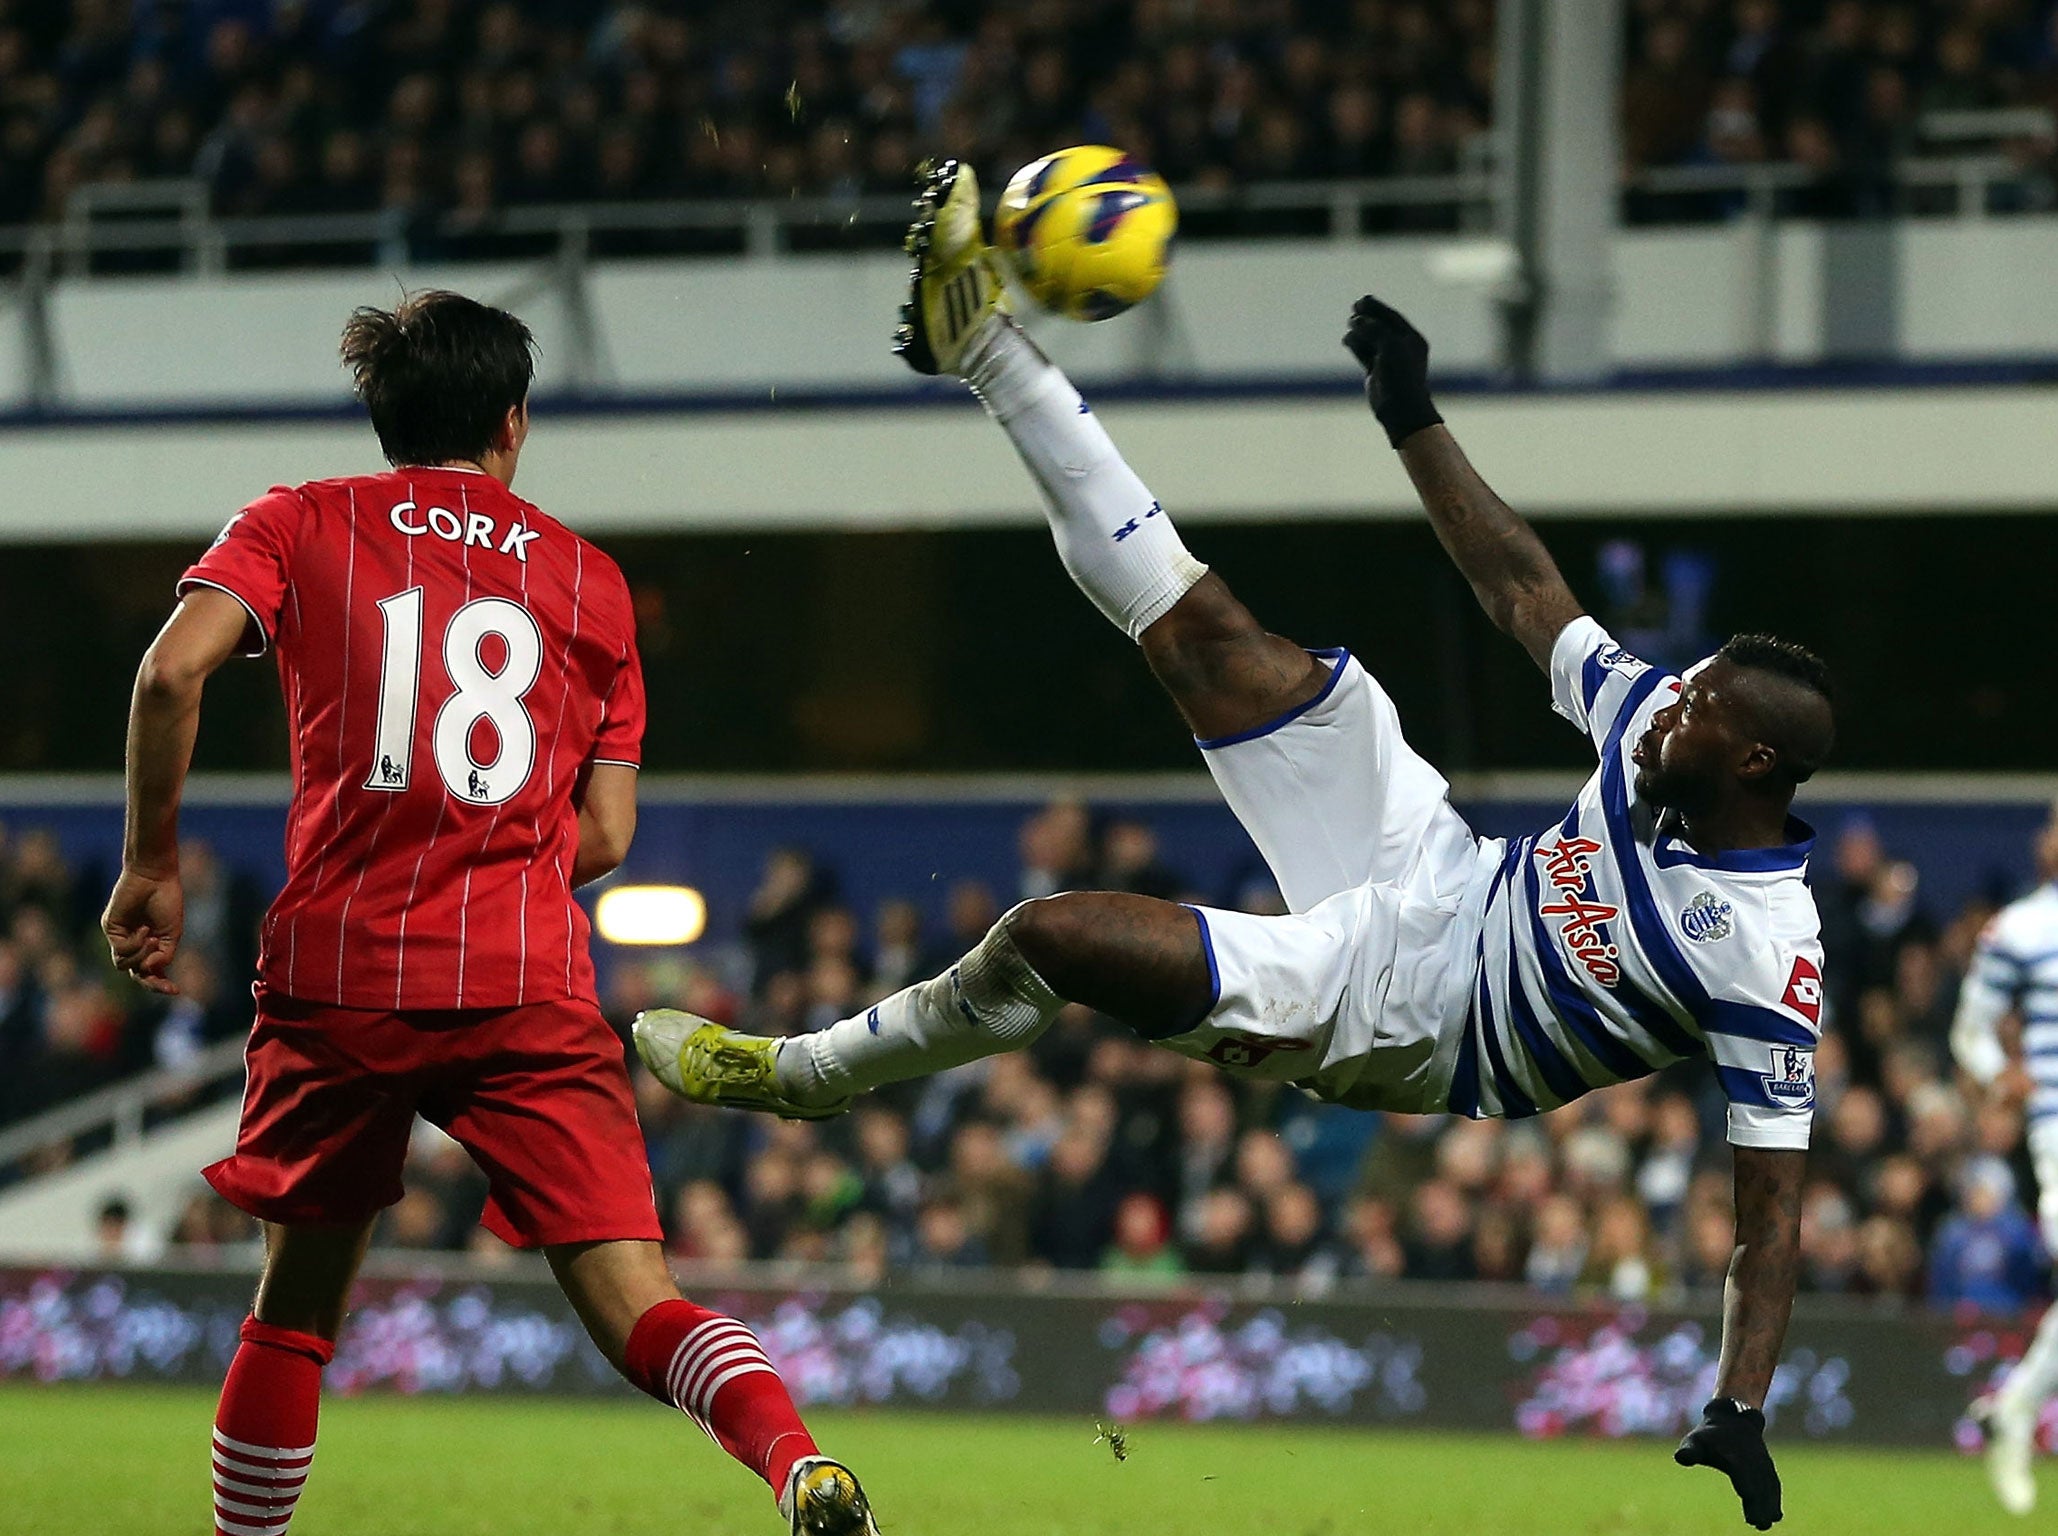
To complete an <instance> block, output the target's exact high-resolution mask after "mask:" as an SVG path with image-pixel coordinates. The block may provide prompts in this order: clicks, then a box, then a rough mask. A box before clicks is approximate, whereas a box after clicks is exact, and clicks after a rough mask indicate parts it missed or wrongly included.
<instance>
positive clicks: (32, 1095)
mask: <svg viewBox="0 0 2058 1536" xmlns="http://www.w3.org/2000/svg"><path fill="white" fill-rule="evenodd" d="M180 860H181V866H182V871H183V874H184V877H185V882H186V938H185V944H184V946H183V948H182V950H181V952H180V954H179V957H178V959H177V961H176V962H175V963H174V966H173V970H172V979H173V980H174V981H175V982H177V984H178V985H179V988H180V996H178V997H176V998H152V997H150V996H149V995H148V994H146V993H144V992H143V991H141V990H140V989H138V988H137V987H135V986H133V985H132V984H130V983H129V982H127V981H125V980H122V979H120V978H117V977H116V976H115V975H114V974H113V972H112V971H111V969H110V968H109V965H108V960H107V946H106V943H105V942H104V941H103V940H102V939H101V937H100V933H99V929H98V926H97V924H98V921H99V916H100V908H101V905H102V904H103V902H104V901H105V900H106V896H107V892H108V890H109V888H110V887H111V886H112V884H113V872H112V871H111V870H103V869H97V868H80V867H79V866H77V865H76V864H74V863H73V862H72V861H70V860H68V859H67V858H66V857H65V853H64V849H63V847H62V845H61V844H60V842H59V840H58V838H57V836H56V834H55V833H53V832H51V831H50V830H48V829H47V828H35V827H30V828H24V829H21V830H20V831H15V830H13V829H10V828H9V827H7V826H5V825H0V1128H4V1127H5V1126H6V1124H7V1123H8V1122H9V1121H13V1120H18V1119H20V1118H22V1117H24V1116H27V1115H32V1114H35V1113H37V1112H38V1111H40V1110H44V1109H48V1108H51V1107H52V1106H54V1105H57V1104H62V1103H64V1102H66V1101H68V1100H71V1099H74V1098H77V1097H78V1096H79V1095H80V1094H83V1093H88V1092H90V1091H92V1090H93V1089H95V1088H100V1087H104V1086H106V1085H107V1084H109V1083H112V1082H114V1081H116V1080H117V1079H120V1078H123V1077H127V1076H129V1075H131V1074H133V1073H136V1072H142V1071H147V1070H149V1069H151V1068H153V1067H170V1068H176V1067H179V1066H181V1065H183V1064H184V1063H186V1062H188V1061H190V1060H191V1059H192V1057H193V1056H194V1055H195V1053H197V1052H198V1051H200V1050H201V1049H202V1048H203V1047H205V1046H207V1045H210V1044H212V1043H214V1042H215V1041H217V1040H223V1039H229V1038H232V1037H240V1036H241V1035H243V1034H245V1033H247V1032H248V1030H249V1028H250V1006H249V998H250V982H249V977H250V975H251V974H252V971H253V969H254V965H255V960H256V935H257V920H258V916H259V912H260V898H259V897H258V895H257V893H256V892H255V890H254V889H252V888H251V886H250V884H249V882H248V881H246V880H243V879H241V878H240V877H238V876H236V875H235V874H233V873H232V872H231V871H230V870H229V869H228V868H227V867H225V866H224V865H223V863H222V862H221V861H220V860H219V859H217V858H216V857H215V856H214V852H213V850H212V849H210V848H209V847H208V846H207V844H206V843H204V842H200V841H198V840H189V841H187V842H185V843H183V844H182V845H181V846H180Z"/></svg>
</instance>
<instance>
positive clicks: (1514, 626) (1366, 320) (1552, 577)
mask: <svg viewBox="0 0 2058 1536" xmlns="http://www.w3.org/2000/svg"><path fill="white" fill-rule="evenodd" d="M1343 344H1344V345H1345V346H1346V347H1348V348H1349V349H1350V351H1351V353H1352V354H1353V355H1354V356H1355V357H1356V358H1357V359H1358V362H1359V363H1360V364H1361V365H1362V366H1363V367H1364V370H1365V397H1366V399H1367V400H1368V401H1370V403H1371V406H1372V413H1373V414H1374V415H1375V416H1377V417H1378V418H1379V424H1380V425H1381V426H1383V427H1384V428H1386V436H1387V441H1389V442H1390V443H1392V444H1393V446H1394V448H1395V449H1396V450H1397V451H1398V452H1399V454H1400V456H1401V463H1402V464H1403V465H1404V466H1405V467H1406V468H1407V471H1408V477H1409V478H1410V479H1411V480H1413V481H1414V482H1415V493H1416V494H1417V495H1418V496H1420V497H1421V498H1422V507H1423V510H1424V511H1426V512H1427V513H1428V514H1429V522H1430V526H1431V527H1433V528H1434V529H1435V530H1436V536H1437V538H1438V540H1439V541H1441V542H1442V544H1443V547H1444V549H1445V551H1446V552H1448V553H1449V555H1450V557H1451V560H1452V562H1453V563H1455V564H1456V566H1457V567H1458V569H1459V570H1460V571H1461V572H1463V573H1464V577H1465V579H1466V580H1467V581H1468V582H1470V583H1471V584H1472V591H1473V594H1474V595H1475V596H1477V597H1478V599H1479V604H1480V606H1481V607H1482V608H1484V609H1485V610H1486V613H1487V617H1488V618H1490V619H1492V620H1493V621H1494V623H1495V625H1496V626H1498V627H1499V629H1500V630H1501V632H1502V633H1503V634H1505V635H1508V636H1510V637H1512V638H1513V639H1515V640H1517V641H1519V642H1520V643H1521V645H1522V648H1523V649H1524V650H1526V651H1528V652H1529V654H1530V656H1531V657H1532V658H1534V659H1535V661H1536V664H1537V665H1538V666H1539V667H1541V668H1543V670H1544V675H1545V676H1549V675H1550V670H1551V647H1552V645H1553V644H1555V643H1556V641H1557V638H1558V634H1559V632H1560V631H1561V630H1563V629H1564V627H1565V626H1566V625H1567V624H1570V623H1571V622H1572V621H1573V620H1574V619H1576V618H1578V617H1579V616H1580V615H1581V614H1582V613H1584V612H1585V611H1586V610H1585V609H1583V608H1581V607H1580V606H1579V599H1577V598H1576V597H1574V596H1573V595H1572V589H1571V588H1570V587H1568V586H1566V585H1565V578H1564V577H1563V576H1561V575H1559V574H1558V566H1557V562H1555V561H1554V560H1552V559H1551V555H1550V551H1549V550H1547V549H1545V548H1544V546H1543V541H1542V540H1541V539H1539V538H1538V537H1537V536H1536V530H1535V529H1533V528H1531V527H1530V526H1529V524H1528V523H1527V522H1525V521H1524V520H1523V518H1522V517H1521V516H1520V515H1519V514H1518V513H1516V511H1515V510H1514V509H1513V508H1512V507H1510V506H1509V505H1508V504H1507V503H1506V502H1505V501H1502V500H1501V498H1500V497H1498V496H1496V495H1495V494H1494V492H1493V487H1492V486H1490V485H1488V484H1487V483H1486V482H1485V481H1484V480H1482V479H1481V478H1480V477H1479V472H1478V471H1477V470H1475V469H1474V468H1473V467H1472V465H1471V463H1470V461H1469V460H1467V459H1466V457H1465V453H1464V450H1463V449H1461V448H1459V446H1458V440H1457V439H1456V438H1454V437H1452V436H1451V434H1450V431H1449V429H1448V428H1446V427H1445V426H1444V425H1443V417H1442V416H1440V415H1438V414H1437V410H1436V405H1435V403H1434V402H1433V401H1432V400H1431V399H1430V398H1429V343H1428V342H1427V341H1425V340H1424V339H1423V337H1422V333H1421V332H1420V331H1418V330H1416V329H1415V327H1414V326H1412V325H1410V324H1409V323H1408V321H1407V318H1406V317H1405V316H1404V315H1402V314H1401V313H1400V311H1398V310H1396V309H1393V308H1392V307H1390V306H1388V305H1386V304H1382V303H1380V302H1379V300H1377V299H1375V298H1373V297H1372V296H1371V295H1370V294H1367V295H1366V296H1365V297H1364V298H1362V299H1360V300H1358V302H1357V305H1356V306H1355V307H1354V308H1353V309H1352V310H1351V319H1350V328H1349V330H1348V331H1347V332H1346V333H1345V336H1344V343H1343Z"/></svg>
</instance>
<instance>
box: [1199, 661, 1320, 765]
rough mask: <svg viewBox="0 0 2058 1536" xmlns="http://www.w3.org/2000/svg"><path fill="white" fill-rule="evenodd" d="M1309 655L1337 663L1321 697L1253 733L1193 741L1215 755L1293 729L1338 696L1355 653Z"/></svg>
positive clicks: (1296, 707) (1258, 727)
mask: <svg viewBox="0 0 2058 1536" xmlns="http://www.w3.org/2000/svg"><path fill="white" fill-rule="evenodd" d="M1308 654H1309V655H1310V656H1317V657H1322V658H1325V659H1327V660H1330V661H1333V662H1334V663H1335V665H1334V666H1332V667H1331V668H1330V669H1329V681H1328V682H1326V683H1324V684H1323V685H1322V691H1321V692H1320V693H1317V694H1316V695H1315V696H1314V697H1313V698H1312V699H1309V700H1308V701H1307V702H1306V703H1304V704H1296V705H1294V707H1293V708H1292V709H1289V710H1288V711H1287V712H1286V713H1285V714H1283V715H1280V716H1279V717H1278V718H1277V719H1273V720H1267V721H1266V722H1265V723H1264V724H1263V725H1254V726H1252V727H1251V728H1250V729H1249V730H1247V731H1238V732H1237V733H1236V734H1235V735H1233V736H1208V737H1201V736H1196V737H1194V738H1193V744H1194V745H1195V746H1197V747H1199V748H1200V749H1201V750H1202V751H1203V752H1213V751H1216V750H1217V749H1218V748H1221V747H1233V746H1235V745H1237V744H1238V743H1239V742H1245V741H1256V740H1257V739H1258V738H1259V737H1260V736H1270V735H1271V734H1272V733H1273V732H1274V731H1276V730H1279V729H1281V728H1283V727H1285V726H1289V725H1292V724H1293V723H1294V721H1296V720H1298V719H1300V717H1301V716H1302V715H1305V714H1306V713H1307V712H1308V711H1309V710H1311V709H1313V708H1314V707H1315V706H1316V705H1317V704H1320V703H1321V702H1322V701H1323V700H1324V699H1326V698H1328V697H1329V695H1331V694H1332V693H1334V692H1336V685H1337V684H1338V683H1340V682H1342V681H1343V669H1344V667H1345V665H1346V664H1347V663H1348V662H1349V661H1350V659H1351V653H1350V652H1349V651H1347V650H1345V649H1344V648H1343V647H1341V646H1336V647H1332V648H1330V649H1327V650H1311V651H1309V652H1308Z"/></svg>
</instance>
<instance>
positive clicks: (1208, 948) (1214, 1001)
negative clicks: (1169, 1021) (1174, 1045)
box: [1186, 907, 1222, 1027]
mask: <svg viewBox="0 0 2058 1536" xmlns="http://www.w3.org/2000/svg"><path fill="white" fill-rule="evenodd" d="M1186 910H1187V911H1189V912H1191V913H1192V914H1193V917H1194V921H1195V922H1197V923H1199V924H1200V933H1201V952H1202V953H1203V954H1205V955H1206V956H1207V957H1208V1006H1207V1007H1206V1008H1205V1009H1203V1010H1202V1012H1201V1019H1205V1018H1208V1017H1209V1016H1211V1015H1212V1014H1213V1013H1214V1011H1215V1010H1216V1009H1217V1008H1219V1007H1220V1006H1221V1005H1222V967H1221V966H1219V965H1217V964H1216V963H1215V935H1214V931H1213V930H1212V929H1210V928H1209V927H1208V914H1207V913H1205V912H1203V911H1201V909H1200V908H1199V907H1188V908H1187V909H1186ZM1199 1023H1200V1019H1196V1020H1194V1024H1195V1025H1198V1024H1199ZM1189 1027H1192V1026H1189Z"/></svg>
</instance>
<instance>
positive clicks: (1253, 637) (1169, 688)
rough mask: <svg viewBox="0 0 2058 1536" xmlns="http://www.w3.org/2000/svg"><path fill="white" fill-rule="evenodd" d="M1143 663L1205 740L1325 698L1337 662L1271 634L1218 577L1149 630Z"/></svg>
mask: <svg viewBox="0 0 2058 1536" xmlns="http://www.w3.org/2000/svg"><path fill="white" fill-rule="evenodd" d="M1141 644H1142V646H1143V656H1144V660H1146V661H1148V662H1149V663H1150V669H1151V671H1152V672H1153V673H1155V674H1156V676H1157V679H1158V681H1159V682H1160V683H1162V684H1163V685H1164V687H1165V691H1166V692H1167V693H1169V694H1171V696H1172V702H1173V703H1175V704H1177V705H1178V706H1179V713H1180V714H1182V715H1184V716H1185V717H1186V724H1187V726H1188V728H1189V729H1191V730H1192V732H1193V734H1194V735H1195V736H1197V737H1199V738H1200V739H1201V740H1202V741H1219V740H1222V739H1224V738H1227V737H1235V736H1240V735H1242V734H1243V733H1244V732H1246V731H1254V730H1257V729H1259V728H1260V727H1262V726H1265V725H1269V724H1270V723H1271V722H1273V721H1275V720H1277V719H1279V718H1280V717H1281V716H1282V715H1285V714H1287V713H1289V712H1290V711H1292V710H1295V709H1298V708H1299V707H1300V706H1301V705H1303V704H1305V703H1307V702H1308V700H1310V699H1312V698H1314V697H1315V695H1316V694H1318V693H1320V692H1321V691H1322V689H1323V687H1324V686H1325V685H1326V684H1327V683H1328V681H1329V673H1330V665H1329V663H1327V662H1325V661H1323V660H1321V659H1320V658H1318V657H1315V656H1312V655H1310V654H1309V653H1308V652H1307V651H1306V650H1304V649H1302V648H1301V647H1300V646H1298V645H1296V644H1295V643H1294V642H1293V641H1291V640H1288V639H1285V638H1284V637H1282V636H1279V635H1275V634H1271V633H1268V632H1267V631H1266V629H1265V627H1264V626H1263V625H1262V624H1260V623H1259V622H1258V621H1257V620H1256V619H1255V618H1253V617H1252V616H1251V611H1250V610H1249V609H1248V608H1246V607H1244V606H1243V604H1242V603H1240V602H1239V601H1237V598H1236V595H1235V594H1234V593H1233V592H1231V591H1230V590H1229V584H1228V583H1227V582H1225V581H1224V580H1223V579H1222V578H1221V577H1220V576H1219V575H1217V574H1216V573H1215V572H1213V571H1210V572H1208V574H1207V575H1205V576H1203V577H1201V579H1200V580H1199V581H1197V582H1195V583H1194V584H1193V586H1192V587H1191V588H1190V589H1189V590H1188V591H1187V593H1186V595H1185V596H1184V597H1182V598H1180V599H1179V601H1178V602H1176V603H1174V604H1173V605H1172V607H1171V608H1170V609H1169V610H1167V611H1166V613H1165V615H1164V617H1162V618H1160V619H1159V620H1158V621H1157V622H1156V623H1154V624H1152V625H1151V626H1150V627H1149V628H1148V629H1146V630H1145V631H1144V632H1143V638H1142V641H1141Z"/></svg>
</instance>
